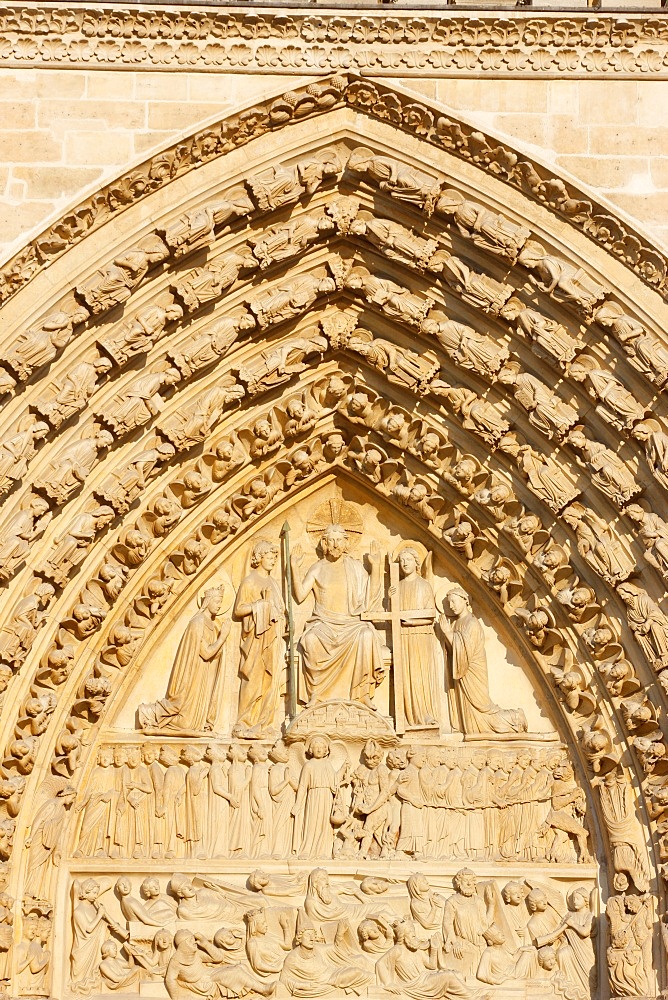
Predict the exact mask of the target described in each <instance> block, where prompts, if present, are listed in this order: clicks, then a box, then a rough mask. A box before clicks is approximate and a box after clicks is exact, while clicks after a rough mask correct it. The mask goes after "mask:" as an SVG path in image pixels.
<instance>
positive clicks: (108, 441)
mask: <svg viewBox="0 0 668 1000" xmlns="http://www.w3.org/2000/svg"><path fill="white" fill-rule="evenodd" d="M113 443H114V436H113V434H111V433H110V432H109V431H104V430H101V429H100V428H99V427H93V428H92V429H90V430H89V431H87V432H86V434H85V436H84V437H82V438H81V440H79V441H74V442H73V443H72V444H69V445H66V446H65V447H64V448H62V450H61V451H60V452H57V453H56V455H55V457H54V458H52V459H51V461H50V462H49V464H48V466H47V467H46V469H45V470H44V472H42V473H41V474H40V475H39V476H38V478H37V479H36V480H35V489H38V490H41V491H42V492H43V493H46V495H47V496H48V497H50V498H51V499H52V500H54V501H55V502H56V503H57V504H61V505H62V504H65V503H67V501H68V500H69V498H70V497H71V496H72V494H73V493H74V492H75V491H76V490H78V489H79V487H80V486H82V485H83V483H84V482H85V481H86V478H87V477H88V475H89V474H90V472H91V471H92V469H93V468H94V467H95V466H96V465H97V463H98V461H99V460H100V452H101V451H103V450H105V449H106V448H111V446H112V445H113Z"/></svg>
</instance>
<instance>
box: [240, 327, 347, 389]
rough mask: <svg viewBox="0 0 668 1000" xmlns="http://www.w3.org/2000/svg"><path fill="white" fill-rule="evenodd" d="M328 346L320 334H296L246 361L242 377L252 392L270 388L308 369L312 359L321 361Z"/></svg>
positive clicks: (315, 362) (314, 361) (241, 369)
mask: <svg viewBox="0 0 668 1000" xmlns="http://www.w3.org/2000/svg"><path fill="white" fill-rule="evenodd" d="M328 347H329V344H328V342H327V340H326V338H325V337H321V336H319V335H318V334H314V335H313V336H311V337H299V338H292V339H290V340H287V341H285V342H283V343H281V344H277V345H276V346H275V347H270V348H267V349H266V350H264V351H262V352H261V353H260V355H259V356H256V357H255V358H253V359H251V360H249V361H248V362H246V363H245V364H244V365H243V367H241V368H240V369H239V372H238V374H239V379H240V380H241V381H242V382H243V383H244V385H245V386H246V388H247V391H248V393H249V395H251V396H255V395H257V394H258V393H260V392H267V391H268V390H270V389H273V388H274V387H275V386H278V385H281V384H282V383H283V382H287V381H289V380H290V379H291V378H292V377H293V376H294V375H299V374H301V372H303V371H306V369H307V367H308V364H309V363H311V364H317V362H318V361H320V360H321V359H322V357H323V355H324V353H325V351H327V349H328Z"/></svg>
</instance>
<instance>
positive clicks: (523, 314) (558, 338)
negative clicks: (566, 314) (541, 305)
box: [500, 296, 581, 367]
mask: <svg viewBox="0 0 668 1000" xmlns="http://www.w3.org/2000/svg"><path fill="white" fill-rule="evenodd" d="M500 315H501V316H503V318H504V319H506V320H508V322H511V321H513V320H517V331H518V333H523V334H524V335H525V336H526V337H528V339H529V341H530V342H531V349H532V350H533V352H534V354H536V355H537V356H538V357H539V358H545V359H546V360H547V361H550V362H554V361H556V362H557V363H558V364H560V365H561V366H562V367H566V365H567V364H569V362H571V361H572V360H573V358H574V357H575V355H576V354H577V352H578V350H579V349H580V346H581V345H580V343H579V341H578V340H577V339H576V338H575V337H572V336H571V334H570V333H569V332H568V330H567V329H566V327H565V326H562V325H561V323H557V322H556V320H553V319H550V318H549V316H545V315H544V314H543V313H541V312H539V311H538V310H537V309H529V308H528V307H526V306H525V305H524V303H523V302H521V301H520V300H519V299H517V298H515V297H514V296H513V297H512V298H510V299H508V301H507V302H506V304H505V305H504V307H503V309H502V310H501V313H500Z"/></svg>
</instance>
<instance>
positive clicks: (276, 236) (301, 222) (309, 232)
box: [248, 214, 336, 270]
mask: <svg viewBox="0 0 668 1000" xmlns="http://www.w3.org/2000/svg"><path fill="white" fill-rule="evenodd" d="M335 231H336V224H335V222H334V220H333V219H331V218H330V217H329V215H324V214H323V215H309V214H306V215H298V216H296V217H295V218H294V219H290V221H289V222H285V223H283V224H282V225H280V226H272V227H271V228H270V229H266V230H264V232H263V233H262V234H261V235H260V236H251V237H249V239H248V242H249V244H250V245H251V247H252V248H253V253H254V255H255V256H256V257H257V259H258V261H259V263H260V267H261V268H262V269H263V270H264V269H265V268H267V267H270V266H271V265H272V264H277V263H278V262H279V261H282V260H289V259H290V258H291V257H298V256H300V255H301V254H303V253H305V251H306V250H308V249H309V247H310V246H311V245H312V244H314V243H317V242H318V241H319V240H320V239H322V237H324V236H327V235H329V234H331V233H334V232H335Z"/></svg>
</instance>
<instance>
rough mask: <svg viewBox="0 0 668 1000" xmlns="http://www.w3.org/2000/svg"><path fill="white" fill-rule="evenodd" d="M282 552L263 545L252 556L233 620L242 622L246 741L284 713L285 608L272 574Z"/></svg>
mask: <svg viewBox="0 0 668 1000" xmlns="http://www.w3.org/2000/svg"><path fill="white" fill-rule="evenodd" d="M278 554H279V553H278V546H277V545H275V544H274V543H273V542H269V541H268V540H267V539H265V538H260V539H258V541H257V542H255V544H254V545H253V548H252V550H251V554H250V565H251V572H250V573H249V574H248V576H246V577H245V578H244V579H243V580H242V581H241V584H240V585H239V590H238V591H237V596H236V601H235V604H234V610H233V612H232V616H233V618H235V619H236V620H237V621H241V640H240V641H241V658H240V662H239V676H240V677H241V687H240V690H239V710H238V713H237V724H238V725H239V726H241V727H243V729H244V736H245V737H246V738H249V737H250V738H253V737H255V738H260V737H261V736H263V735H266V733H267V732H268V731H270V730H271V728H272V726H273V725H274V722H275V717H276V712H277V710H278V702H279V693H280V684H281V670H282V667H283V660H284V652H285V650H284V645H283V634H284V631H285V605H284V603H283V598H282V596H281V589H280V587H279V585H278V583H277V582H276V581H275V580H274V579H273V577H272V576H271V571H272V569H273V568H274V566H275V565H276V562H277V560H278Z"/></svg>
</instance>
